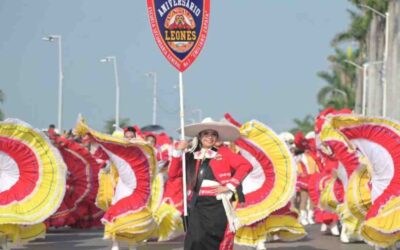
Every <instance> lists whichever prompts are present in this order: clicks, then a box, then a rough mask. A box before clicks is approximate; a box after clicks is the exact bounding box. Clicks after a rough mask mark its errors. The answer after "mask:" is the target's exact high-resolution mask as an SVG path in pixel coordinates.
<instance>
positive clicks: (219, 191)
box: [214, 186, 231, 194]
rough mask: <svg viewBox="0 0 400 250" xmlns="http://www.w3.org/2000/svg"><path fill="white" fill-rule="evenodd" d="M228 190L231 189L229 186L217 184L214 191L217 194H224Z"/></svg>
mask: <svg viewBox="0 0 400 250" xmlns="http://www.w3.org/2000/svg"><path fill="white" fill-rule="evenodd" d="M228 191H231V190H230V189H229V188H227V187H225V186H217V187H215V189H214V192H215V193H216V194H222V193H226V192H228Z"/></svg>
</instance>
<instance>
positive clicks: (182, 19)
mask: <svg viewBox="0 0 400 250" xmlns="http://www.w3.org/2000/svg"><path fill="white" fill-rule="evenodd" d="M147 8H148V13H149V19H150V25H151V29H152V31H153V35H154V38H155V40H156V42H157V45H158V47H159V48H160V50H161V52H162V53H163V55H164V56H165V57H166V58H167V60H168V61H169V62H170V63H171V64H172V65H173V66H174V67H175V68H176V69H177V70H179V71H180V72H184V71H185V70H186V69H187V68H189V67H190V65H191V64H192V63H193V62H194V61H195V60H196V58H197V56H198V55H199V54H200V52H201V50H202V48H203V46H204V44H205V42H206V37H207V33H208V24H209V18H210V0H147Z"/></svg>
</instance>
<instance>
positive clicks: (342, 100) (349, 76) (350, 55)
mask: <svg viewBox="0 0 400 250" xmlns="http://www.w3.org/2000/svg"><path fill="white" fill-rule="evenodd" d="M358 56H359V50H355V52H353V51H352V49H350V48H349V49H348V50H347V51H346V52H345V51H343V50H341V49H339V48H336V49H335V55H331V56H329V57H328V60H329V61H330V62H332V70H331V72H327V71H321V72H318V74H317V75H318V76H319V77H320V78H322V79H323V80H325V81H326V83H327V85H326V86H324V87H323V88H322V89H321V90H320V91H319V92H318V96H317V99H318V103H319V104H320V105H321V106H322V107H323V108H327V107H332V108H335V109H342V108H350V109H353V108H354V106H355V90H354V89H355V84H354V82H355V79H356V69H355V68H354V67H353V66H351V65H348V64H346V63H344V61H345V60H350V61H354V60H355V58H357V57H358Z"/></svg>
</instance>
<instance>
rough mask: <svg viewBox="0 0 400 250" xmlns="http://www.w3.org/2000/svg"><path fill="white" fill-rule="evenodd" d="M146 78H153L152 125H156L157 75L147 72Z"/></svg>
mask: <svg viewBox="0 0 400 250" xmlns="http://www.w3.org/2000/svg"><path fill="white" fill-rule="evenodd" d="M146 76H147V77H153V125H155V124H157V73H156V72H149V73H147V74H146Z"/></svg>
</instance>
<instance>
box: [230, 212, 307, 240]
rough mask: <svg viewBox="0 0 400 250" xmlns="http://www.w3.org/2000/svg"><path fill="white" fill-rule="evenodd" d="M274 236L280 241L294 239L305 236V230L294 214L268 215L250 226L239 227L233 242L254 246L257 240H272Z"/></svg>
mask: <svg viewBox="0 0 400 250" xmlns="http://www.w3.org/2000/svg"><path fill="white" fill-rule="evenodd" d="M274 236H275V237H276V236H278V237H279V239H280V240H282V241H296V240H300V239H302V238H304V237H305V236H307V232H306V231H305V229H304V227H303V226H302V225H300V223H299V222H298V221H297V218H296V217H294V216H291V215H270V216H268V217H267V218H266V219H264V220H262V221H260V222H257V223H255V224H253V225H251V226H244V227H242V228H240V229H239V230H238V231H237V232H236V235H235V243H236V244H238V245H244V246H252V247H255V246H256V245H257V243H258V242H264V241H272V240H273V239H274V238H275V237H274Z"/></svg>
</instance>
